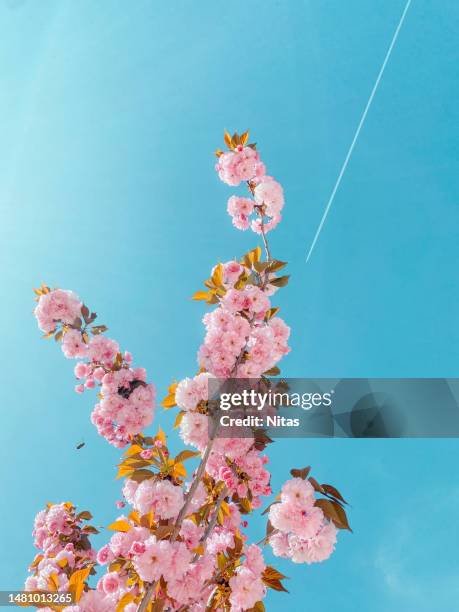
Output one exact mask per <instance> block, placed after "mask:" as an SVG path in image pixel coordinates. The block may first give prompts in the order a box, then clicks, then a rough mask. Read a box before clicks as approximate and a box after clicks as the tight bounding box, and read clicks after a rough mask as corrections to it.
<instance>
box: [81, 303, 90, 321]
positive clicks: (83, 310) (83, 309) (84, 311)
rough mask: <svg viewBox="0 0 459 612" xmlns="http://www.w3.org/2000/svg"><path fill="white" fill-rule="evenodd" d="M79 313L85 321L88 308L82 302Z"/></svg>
mask: <svg viewBox="0 0 459 612" xmlns="http://www.w3.org/2000/svg"><path fill="white" fill-rule="evenodd" d="M81 314H82V315H83V319H84V322H85V323H87V322H88V319H89V308H88V307H87V306H86V304H83V306H82V307H81Z"/></svg>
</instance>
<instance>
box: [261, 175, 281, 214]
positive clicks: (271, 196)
mask: <svg viewBox="0 0 459 612" xmlns="http://www.w3.org/2000/svg"><path fill="white" fill-rule="evenodd" d="M254 197H255V201H256V203H257V204H259V205H262V204H264V205H265V206H266V214H267V215H268V216H269V217H277V216H278V215H279V213H280V211H281V210H282V208H283V206H284V192H283V189H282V187H281V185H279V183H278V182H277V181H275V180H274V179H273V178H272V177H271V176H265V177H263V178H262V179H261V180H260V182H259V183H258V185H257V186H256V187H255V190H254Z"/></svg>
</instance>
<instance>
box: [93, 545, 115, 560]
mask: <svg viewBox="0 0 459 612" xmlns="http://www.w3.org/2000/svg"><path fill="white" fill-rule="evenodd" d="M113 559H114V555H113V553H112V551H111V550H110V547H109V546H108V545H107V544H106V545H105V546H102V548H101V549H100V550H99V552H98V553H97V563H99V564H100V565H105V564H107V563H110V562H111V561H113Z"/></svg>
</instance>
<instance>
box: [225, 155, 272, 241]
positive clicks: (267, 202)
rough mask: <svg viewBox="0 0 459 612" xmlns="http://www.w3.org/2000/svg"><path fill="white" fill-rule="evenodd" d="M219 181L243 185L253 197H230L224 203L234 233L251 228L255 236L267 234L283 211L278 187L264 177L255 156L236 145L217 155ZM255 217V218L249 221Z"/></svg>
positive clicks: (257, 156)
mask: <svg viewBox="0 0 459 612" xmlns="http://www.w3.org/2000/svg"><path fill="white" fill-rule="evenodd" d="M216 170H217V172H218V175H219V177H220V179H221V180H222V181H223V182H224V183H226V184H227V185H231V186H237V185H239V184H240V183H241V181H246V182H247V183H248V184H249V188H250V190H251V193H252V195H253V200H252V199H251V198H244V197H239V196H231V197H230V199H229V200H228V213H229V215H230V216H231V217H232V219H233V225H234V227H236V228H237V229H240V230H246V229H248V228H249V227H251V228H252V231H254V232H255V233H257V234H261V233H265V234H266V233H267V232H269V231H270V230H272V229H274V228H275V227H276V226H277V224H278V223H279V221H281V219H282V217H281V210H282V208H283V207H284V191H283V189H282V186H281V185H280V184H279V183H278V182H277V181H276V180H275V179H273V177H272V176H267V175H266V169H265V165H264V164H263V162H261V161H260V156H259V154H258V152H257V151H256V150H255V149H253V148H251V147H243V146H242V145H239V146H238V147H236V149H235V150H234V151H229V152H227V153H223V154H222V155H220V157H219V159H218V162H217V164H216ZM253 213H255V214H256V215H257V217H256V218H253V219H252V221H251V220H250V216H251V215H252V214H253Z"/></svg>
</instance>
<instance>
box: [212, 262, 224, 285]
mask: <svg viewBox="0 0 459 612" xmlns="http://www.w3.org/2000/svg"><path fill="white" fill-rule="evenodd" d="M223 272H224V268H223V265H222V264H221V263H218V264H217V265H216V266H215V268H214V271H213V272H212V282H213V284H214V285H215V286H216V287H220V286H221V285H222V284H223Z"/></svg>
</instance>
